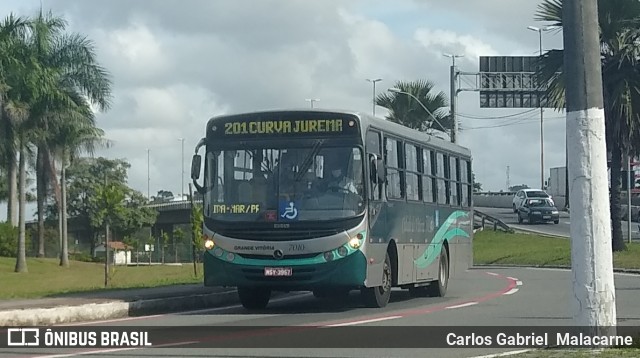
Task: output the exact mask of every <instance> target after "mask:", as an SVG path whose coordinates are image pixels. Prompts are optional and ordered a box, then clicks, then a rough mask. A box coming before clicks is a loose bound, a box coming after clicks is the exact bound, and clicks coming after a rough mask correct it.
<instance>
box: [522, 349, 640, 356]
mask: <svg viewBox="0 0 640 358" xmlns="http://www.w3.org/2000/svg"><path fill="white" fill-rule="evenodd" d="M510 357H514V358H587V357H597V358H617V357H622V358H626V357H640V349H638V348H625V349H602V350H591V349H576V350H561V349H558V350H555V349H554V350H539V351H531V352H526V353H520V354H514V355H511V356H510Z"/></svg>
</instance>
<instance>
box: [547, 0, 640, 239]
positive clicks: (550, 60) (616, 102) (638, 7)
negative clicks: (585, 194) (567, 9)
mask: <svg viewBox="0 0 640 358" xmlns="http://www.w3.org/2000/svg"><path fill="white" fill-rule="evenodd" d="M562 3H563V2H562V0H544V1H543V2H542V3H541V4H540V5H539V6H538V11H537V13H536V17H535V19H536V20H538V21H547V22H551V23H552V25H555V26H562ZM598 16H599V27H600V43H601V46H600V48H601V58H602V79H603V95H604V111H605V129H606V142H607V151H608V152H609V153H610V154H611V191H610V197H611V223H612V249H613V250H614V251H620V250H624V249H625V243H624V239H623V235H622V225H621V222H620V220H621V207H620V192H621V185H620V184H621V180H620V179H621V169H622V168H621V164H622V154H623V153H633V152H636V153H637V152H638V151H639V150H640V142H639V141H638V140H637V139H638V138H639V135H640V134H639V133H638V131H639V129H640V119H639V117H638V114H639V113H640V73H639V70H640V68H638V59H639V58H640V56H639V52H640V45H639V44H640V42H639V41H638V40H640V36H639V35H640V31H639V30H638V28H639V26H640V1H636V0H599V1H598ZM563 62H564V58H563V51H562V50H554V51H549V52H548V53H547V54H545V55H544V56H543V58H542V63H541V66H540V68H541V69H540V71H539V73H538V76H539V77H538V79H539V81H540V82H541V83H549V85H550V89H549V92H548V96H549V100H550V102H551V103H552V105H553V106H555V107H556V108H564V107H565V97H564V88H565V82H564V77H563V75H562V68H563ZM634 138H635V140H634Z"/></svg>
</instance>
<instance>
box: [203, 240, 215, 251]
mask: <svg viewBox="0 0 640 358" xmlns="http://www.w3.org/2000/svg"><path fill="white" fill-rule="evenodd" d="M213 246H214V243H213V240H211V239H207V240H205V242H204V247H205V248H206V249H207V250H211V249H213Z"/></svg>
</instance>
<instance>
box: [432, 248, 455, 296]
mask: <svg viewBox="0 0 640 358" xmlns="http://www.w3.org/2000/svg"><path fill="white" fill-rule="evenodd" d="M448 286H449V255H447V250H446V249H445V248H444V246H443V247H442V250H441V251H440V264H439V265H438V280H437V281H433V282H431V284H430V285H429V286H427V287H426V289H427V293H428V295H429V296H431V297H444V295H446V294H447V287H448Z"/></svg>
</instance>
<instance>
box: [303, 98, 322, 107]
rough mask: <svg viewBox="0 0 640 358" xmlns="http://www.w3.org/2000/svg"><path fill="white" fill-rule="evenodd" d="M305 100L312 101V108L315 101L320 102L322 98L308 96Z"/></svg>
mask: <svg viewBox="0 0 640 358" xmlns="http://www.w3.org/2000/svg"><path fill="white" fill-rule="evenodd" d="M305 101H307V102H310V103H311V108H313V102H319V101H320V99H319V98H307V99H305Z"/></svg>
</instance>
